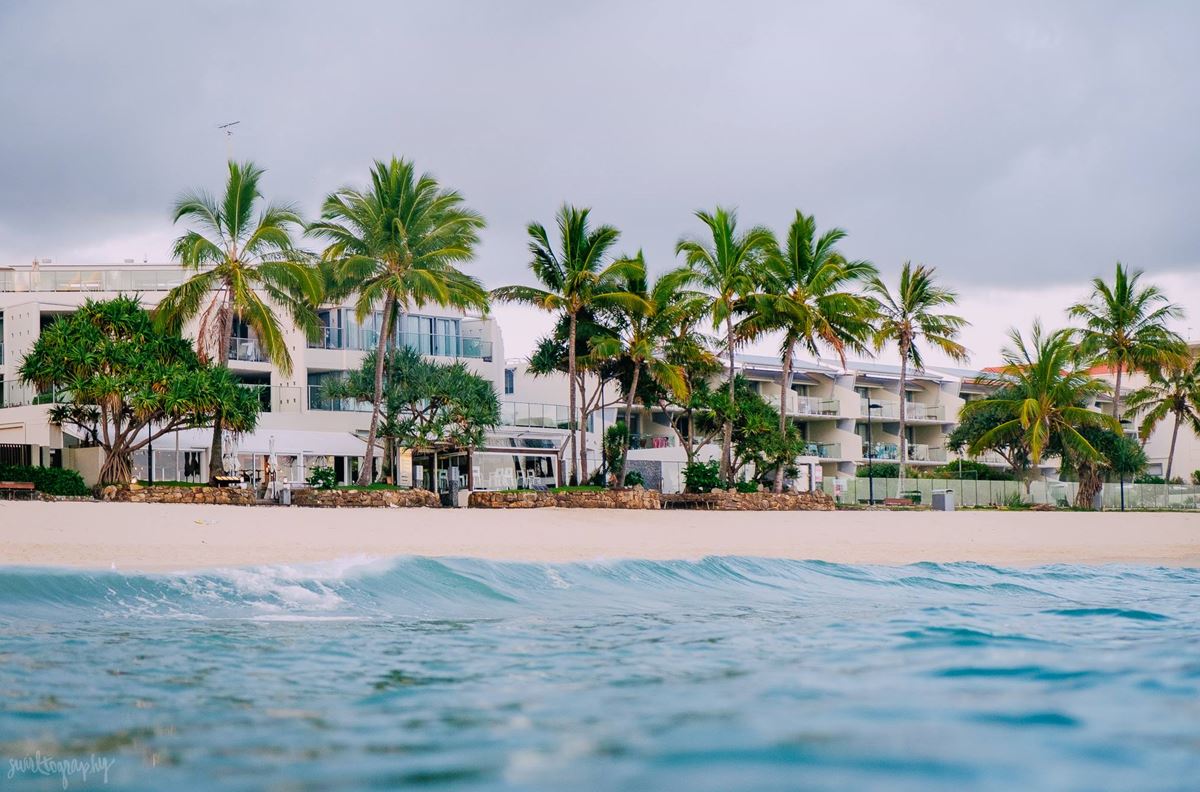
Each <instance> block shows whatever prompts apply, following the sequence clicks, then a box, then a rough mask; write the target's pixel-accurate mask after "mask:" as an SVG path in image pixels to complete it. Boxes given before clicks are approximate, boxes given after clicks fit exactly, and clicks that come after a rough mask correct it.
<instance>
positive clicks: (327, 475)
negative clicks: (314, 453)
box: [307, 467, 337, 489]
mask: <svg viewBox="0 0 1200 792" xmlns="http://www.w3.org/2000/svg"><path fill="white" fill-rule="evenodd" d="M307 481H308V484H309V486H311V487H316V488H317V489H333V488H334V487H336V486H337V474H336V473H334V472H333V468H331V467H315V468H313V469H312V470H310V471H309V472H308V479H307Z"/></svg>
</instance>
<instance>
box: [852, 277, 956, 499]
mask: <svg viewBox="0 0 1200 792" xmlns="http://www.w3.org/2000/svg"><path fill="white" fill-rule="evenodd" d="M934 273H935V271H934V269H933V268H932V267H925V266H923V265H918V266H916V267H914V266H912V264H911V263H910V262H907V261H906V262H904V267H903V268H902V269H901V270H900V282H899V283H898V284H897V288H896V291H895V292H892V291H891V290H890V289H889V288H888V287H887V285H886V284H885V283H884V282H883V281H882V280H881V279H880V278H879V277H878V276H876V277H874V278H872V279H871V282H870V285H869V286H868V290H869V292H870V293H871V295H872V296H873V297H875V299H876V304H877V306H878V307H877V310H878V314H879V315H878V318H877V319H876V327H875V333H874V335H875V348H876V350H877V351H878V350H881V349H883V348H884V346H886V345H887V344H889V343H891V344H895V345H896V349H897V350H898V352H899V354H900V413H899V419H900V447H899V451H900V453H899V457H900V459H899V475H900V480H901V482H903V481H904V467H905V463H906V462H907V461H908V434H907V417H908V416H907V406H908V403H907V400H906V396H907V393H906V392H905V390H906V388H907V386H908V367H909V365H910V364H911V365H912V366H913V368H914V369H915V370H917V371H921V370H922V369H923V368H924V367H925V360H924V355H923V354H922V352H921V346H922V344H929V345H930V346H932V347H934V348H936V349H938V350H940V351H941V352H942V353H943V354H944V355H946V357H948V358H950V359H951V360H955V361H964V360H966V359H967V349H966V347H964V346H963V345H962V344H960V343H959V342H958V341H957V340H956V339H957V338H958V334H959V332H960V331H961V330H962V328H963V327H965V326H966V325H967V324H969V323H968V322H967V320H966V319H963V318H962V317H961V316H955V315H954V314H948V313H941V311H942V309H944V308H946V307H949V306H951V305H953V304H954V303H955V301H956V300H957V299H958V296H957V295H956V294H955V293H954V292H953V291H951V290H950V289H947V288H944V287H942V286H938V285H937V283H936V279H935V278H934ZM867 412H868V415H867V420H868V421H869V420H871V417H870V415H869V413H870V410H868V411H867Z"/></svg>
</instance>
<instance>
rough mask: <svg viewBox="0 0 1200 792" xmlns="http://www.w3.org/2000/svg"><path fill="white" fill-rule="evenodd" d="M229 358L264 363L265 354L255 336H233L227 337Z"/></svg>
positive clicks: (265, 359)
mask: <svg viewBox="0 0 1200 792" xmlns="http://www.w3.org/2000/svg"><path fill="white" fill-rule="evenodd" d="M229 359H230V360H240V361H243V362H246V363H265V362H266V361H267V355H266V352H265V351H263V348H262V346H261V345H260V344H259V343H258V339H257V338H236V337H235V338H231V339H229Z"/></svg>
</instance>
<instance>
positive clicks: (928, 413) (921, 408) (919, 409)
mask: <svg viewBox="0 0 1200 792" xmlns="http://www.w3.org/2000/svg"><path fill="white" fill-rule="evenodd" d="M904 415H905V417H906V418H909V419H912V420H914V421H945V420H946V406H945V405H943V404H922V403H920V402H909V403H908V404H907V405H905V410H904Z"/></svg>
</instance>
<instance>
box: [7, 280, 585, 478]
mask: <svg viewBox="0 0 1200 792" xmlns="http://www.w3.org/2000/svg"><path fill="white" fill-rule="evenodd" d="M186 277H187V273H186V272H185V271H184V270H182V269H181V268H179V267H178V266H176V265H171V264H165V265H163V264H139V263H135V262H132V261H125V262H123V263H121V264H115V265H96V266H89V267H86V268H75V267H61V266H55V265H54V264H53V263H51V262H48V261H46V262H37V263H34V264H32V265H26V266H19V267H4V268H0V461H8V462H15V463H25V464H29V463H32V464H41V465H48V466H66V467H71V468H74V469H77V470H79V471H80V472H81V473H83V474H84V478H85V480H88V479H90V480H91V481H94V479H95V475H96V473H97V472H98V471H99V465H100V462H101V460H100V459H99V456H98V449H89V448H86V447H85V445H86V444H85V443H84V441H83V439H82V438H80V437H78V436H76V434H75V433H74V432H73V430H72V428H71V427H69V426H56V425H53V424H51V423H49V422H48V421H47V412H48V410H49V408H50V403H51V402H52V401H53V399H54V394H45V393H38V392H36V390H35V389H34V388H32V387H31V386H28V385H25V384H24V383H22V382H21V381H20V379H19V377H18V374H17V372H18V369H19V367H20V364H21V360H22V359H23V357H24V355H25V353H26V352H27V351H28V350H29V349H31V348H32V347H33V345H34V343H35V342H36V341H37V339H38V336H39V335H40V333H41V332H42V330H43V329H44V328H45V327H46V326H47V325H48V324H49V323H50V322H52V321H54V319H55V318H56V317H58V316H61V315H63V314H67V313H70V312H72V311H74V310H75V309H76V308H77V307H79V306H80V305H82V304H83V302H84V301H85V300H86V299H88V298H93V299H110V298H112V297H115V296H117V295H119V294H127V295H128V294H136V295H138V296H139V298H140V299H141V301H142V304H143V305H144V306H145V307H146V308H153V307H154V306H155V305H157V304H158V302H159V301H160V300H162V299H163V298H164V297H165V296H166V294H167V292H168V291H169V290H170V289H171V288H173V287H175V286H177V285H179V284H180V283H181V282H182V281H183V280H184V279H185V278H186ZM319 315H320V318H321V322H322V325H323V331H322V333H321V336H320V337H319V338H317V339H315V340H314V339H308V338H306V337H305V336H304V334H303V333H301V332H300V331H299V330H297V329H296V328H294V327H290V326H287V323H286V322H285V336H286V339H287V346H288V350H289V352H290V354H291V357H292V362H293V371H292V373H291V375H290V376H284V375H283V374H282V373H281V372H280V370H279V369H278V368H277V367H276V366H274V365H272V364H271V363H270V362H269V361H268V360H267V359H266V356H265V355H264V354H263V350H262V349H261V348H260V346H259V344H258V340H257V339H256V338H255V336H254V333H253V331H252V330H250V329H249V328H248V327H246V326H244V325H243V324H241V323H237V324H235V327H234V333H233V336H234V337H233V339H232V341H231V343H230V345H229V349H228V351H227V353H228V362H229V367H230V369H231V370H232V371H233V372H234V373H235V374H236V376H237V377H238V378H239V379H240V380H241V382H242V383H243V384H244V386H245V387H247V388H253V389H254V390H255V391H256V392H257V393H258V394H259V395H260V399H261V403H262V410H263V412H262V413H261V415H260V418H259V425H258V428H257V429H256V430H255V431H254V432H252V433H248V434H242V435H237V436H234V435H230V436H227V437H226V438H225V442H224V455H223V456H224V464H225V468H226V470H229V471H236V472H237V473H238V474H239V475H241V476H243V477H245V478H246V479H247V480H248V481H252V482H253V483H255V484H259V485H260V486H261V485H262V484H263V483H264V482H265V481H266V480H268V479H269V480H270V481H271V482H272V483H273V484H274V485H283V484H287V483H294V482H301V481H304V480H305V478H306V476H307V474H308V472H309V471H311V470H312V469H313V468H314V467H316V466H323V467H331V468H333V469H334V470H335V472H336V475H337V478H338V480H339V481H341V482H344V483H350V482H352V481H353V480H354V478H355V477H356V476H357V473H358V467H359V465H360V464H361V460H362V457H363V454H364V451H365V448H366V443H365V441H364V438H365V436H366V431H367V428H368V424H369V422H370V407H369V405H364V404H362V403H358V402H354V401H350V400H330V399H328V398H325V397H324V395H323V388H322V385H323V383H324V382H325V381H326V380H327V379H328V378H330V377H341V376H343V375H344V374H345V373H346V372H347V371H350V370H354V369H357V368H358V367H359V366H360V365H361V364H362V361H363V358H364V357H365V356H367V355H368V354H370V351H371V350H372V349H373V348H374V346H375V342H376V339H377V338H378V323H379V321H380V319H379V316H378V315H375V316H370V317H367V319H366V321H364V322H361V323H360V322H358V321H357V320H356V317H355V312H354V309H353V308H352V307H351V304H350V303H349V302H346V303H342V304H336V305H326V306H322V307H321V309H320V312H319ZM190 329H191V331H192V332H193V333H194V332H195V327H192V328H190ZM396 340H397V343H398V344H402V345H405V346H408V347H411V348H413V349H415V350H417V351H419V352H420V353H421V354H422V355H426V356H428V357H429V358H430V359H432V360H437V361H443V362H447V361H460V362H463V363H465V364H466V365H467V367H468V368H469V369H470V370H471V371H473V372H475V373H476V374H479V375H481V376H483V377H485V378H486V379H488V380H489V381H491V382H492V383H493V386H494V387H495V388H496V390H497V393H503V392H504V374H505V366H504V342H503V338H502V335H501V332H500V328H499V326H498V325H497V323H496V321H495V320H494V319H492V318H490V317H486V316H482V315H477V314H464V313H456V312H454V311H452V310H444V309H437V308H428V309H421V310H419V311H418V310H414V311H412V312H410V313H408V314H406V315H404V316H402V317H401V319H400V323H399V330H398V336H397V339H396ZM502 398H503V397H502ZM560 412H561V413H562V414H563V415H562V416H560V415H559V414H558V413H560ZM565 412H566V410H565V408H555V407H553V406H543V405H540V404H538V405H532V404H520V405H518V404H511V403H507V404H504V405H503V409H502V410H501V413H502V421H503V425H502V426H501V427H499V428H498V429H497V430H496V431H494V432H492V433H490V435H489V436H488V439H487V443H486V447H485V448H484V449H480V450H476V451H473V452H472V453H471V454H470V455H469V458H468V455H467V454H462V453H459V454H444V455H441V456H434V455H426V456H424V457H418V458H415V459H414V458H413V457H412V456H411V455H408V454H404V455H402V458H401V460H400V464H398V465H397V472H398V479H399V480H398V483H400V484H406V485H418V486H424V487H426V488H431V489H432V488H434V487H437V489H438V490H439V491H440V492H448V490H449V489H450V485H451V482H452V481H453V482H455V483H456V484H457V485H460V486H462V488H464V489H465V488H466V487H467V484H468V481H469V483H470V485H472V486H474V487H475V488H478V489H498V488H506V487H514V486H520V485H527V486H528V485H535V484H537V485H553V484H554V483H556V481H557V480H558V477H559V455H560V453H561V449H562V448H563V446H564V440H565V437H566V432H565V431H564V430H562V429H561V428H559V427H560V425H563V426H565ZM211 440H212V432H211V430H205V429H194V430H186V431H180V432H176V433H173V434H171V435H167V436H164V437H163V438H160V439H158V440H156V441H155V443H154V446H153V449H152V451H146V450H143V451H140V452H138V453H137V454H136V455H135V459H134V467H135V474H136V475H137V476H138V478H139V479H141V480H147V479H151V480H160V481H165V480H181V481H187V480H190V481H201V480H204V479H206V478H207V475H208V456H209V453H210V446H211ZM377 454H378V452H377ZM597 456H598V453H597Z"/></svg>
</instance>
